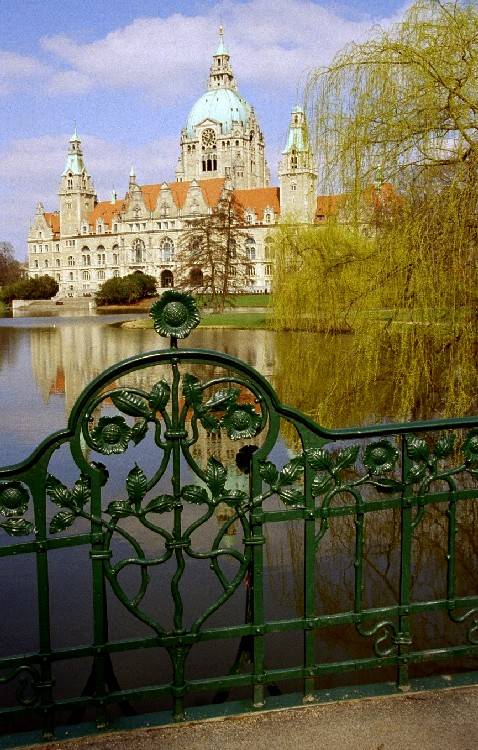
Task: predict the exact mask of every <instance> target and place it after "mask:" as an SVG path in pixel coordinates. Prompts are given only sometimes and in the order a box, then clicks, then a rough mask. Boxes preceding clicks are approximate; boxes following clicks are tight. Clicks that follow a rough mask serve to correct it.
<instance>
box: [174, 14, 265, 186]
mask: <svg viewBox="0 0 478 750" xmlns="http://www.w3.org/2000/svg"><path fill="white" fill-rule="evenodd" d="M268 175H269V173H268V168H267V163H266V160H265V152H264V136H263V134H262V132H261V129H260V127H259V123H258V121H257V118H256V116H255V113H254V109H253V108H252V107H251V106H250V104H248V102H246V100H245V99H243V98H242V96H240V94H239V92H238V89H237V83H236V80H235V78H234V74H233V72H232V67H231V60H230V55H229V52H228V50H227V48H226V46H225V43H224V31H223V28H222V26H221V28H220V29H219V46H218V48H217V51H216V53H215V54H214V55H213V60H212V65H211V68H210V72H209V81H208V85H207V91H206V93H205V94H203V95H202V96H201V97H200V98H199V99H198V100H197V102H196V103H195V104H194V106H193V107H192V109H191V111H190V112H189V115H188V119H187V122H186V127H185V128H183V130H182V131H181V140H180V155H179V159H178V166H177V169H176V179H177V181H178V182H182V181H184V180H204V179H211V178H214V177H222V178H224V177H225V178H228V179H230V180H231V183H232V185H233V186H234V187H236V188H256V187H266V186H267V185H268V182H269V176H268Z"/></svg>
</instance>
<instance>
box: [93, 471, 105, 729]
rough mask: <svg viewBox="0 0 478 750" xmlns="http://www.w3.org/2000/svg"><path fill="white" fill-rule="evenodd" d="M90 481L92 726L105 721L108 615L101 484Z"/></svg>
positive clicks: (103, 725) (96, 478) (103, 723)
mask: <svg viewBox="0 0 478 750" xmlns="http://www.w3.org/2000/svg"><path fill="white" fill-rule="evenodd" d="M90 483H91V485H90V486H91V516H92V521H91V539H92V542H91V550H90V557H91V566H92V577H93V643H94V646H95V657H94V662H93V669H94V675H95V696H94V697H95V707H96V726H97V728H98V729H103V728H104V727H105V726H106V725H107V718H106V710H105V701H104V697H105V693H106V653H105V649H104V647H105V645H106V643H107V641H108V618H107V611H106V587H105V578H104V569H103V567H104V557H105V554H106V551H105V549H104V545H105V539H104V534H103V531H102V527H101V484H100V481H99V477H97V476H93V477H91V478H90Z"/></svg>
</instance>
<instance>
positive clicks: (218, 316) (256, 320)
mask: <svg viewBox="0 0 478 750" xmlns="http://www.w3.org/2000/svg"><path fill="white" fill-rule="evenodd" d="M268 318H269V316H268V314H267V313H249V312H246V313H234V312H224V313H209V314H206V315H203V316H202V318H201V323H200V324H199V325H200V326H203V327H205V328H207V327H209V326H218V327H221V328H267V327H268V323H267V321H268Z"/></svg>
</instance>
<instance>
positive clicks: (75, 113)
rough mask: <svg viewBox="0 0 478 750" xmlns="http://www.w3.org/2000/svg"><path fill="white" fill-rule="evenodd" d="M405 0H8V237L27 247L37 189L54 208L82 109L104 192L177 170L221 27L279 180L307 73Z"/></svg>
mask: <svg viewBox="0 0 478 750" xmlns="http://www.w3.org/2000/svg"><path fill="white" fill-rule="evenodd" d="M407 5H408V3H407V2H404V0H342V1H336V2H327V1H326V0H189V1H188V2H186V1H184V0H183V1H178V2H170V1H169V0H162V2H160V3H151V2H140V1H139V0H128V1H126V0H102V2H99V0H83V1H82V2H81V3H78V1H77V0H63V1H60V0H43V2H38V1H37V0H20V2H19V0H2V1H1V5H0V9H1V22H0V115H1V127H0V174H1V175H2V179H1V180H0V206H1V211H0V240H9V241H11V242H13V244H14V246H15V250H16V254H17V256H18V257H19V258H24V257H25V255H26V235H27V232H28V226H29V222H30V218H31V216H32V215H33V213H34V211H35V205H36V203H37V201H38V200H42V201H43V202H44V205H45V208H46V209H47V210H55V209H56V208H57V196H56V192H57V190H58V185H59V178H60V174H61V172H62V171H63V168H64V162H65V155H66V151H67V145H68V139H69V137H70V135H71V132H72V130H73V125H74V122H75V121H76V123H77V127H78V132H79V134H80V137H81V139H82V141H83V148H84V153H85V161H86V165H87V168H88V170H89V172H90V173H91V175H92V177H93V180H94V183H95V186H96V189H97V192H98V197H99V199H100V200H101V199H107V198H108V197H109V193H110V191H111V189H112V186H113V185H114V186H115V188H116V190H117V191H118V192H119V193H120V194H124V192H125V190H126V187H127V181H128V173H129V169H130V166H131V163H134V164H135V167H136V173H137V176H138V180H139V182H141V183H149V182H162V181H163V180H173V179H174V169H175V166H176V160H177V156H178V143H179V132H180V129H181V127H183V125H184V123H185V120H186V117H187V114H188V111H189V109H190V108H191V106H192V105H193V104H194V102H195V100H196V99H197V98H198V97H199V96H200V95H201V93H202V92H203V91H204V89H205V84H206V80H207V75H208V70H209V65H210V60H211V55H212V54H213V52H214V51H215V48H216V46H217V39H218V36H217V33H218V32H217V29H218V26H219V24H220V23H223V24H224V27H225V33H226V43H227V45H228V47H229V50H230V53H231V60H232V65H233V69H234V72H235V75H236V79H237V81H238V84H239V90H240V93H241V94H242V95H243V96H244V97H245V98H246V99H247V100H248V101H249V102H250V103H251V104H252V105H253V106H254V107H255V110H256V114H257V115H258V118H259V122H260V123H261V127H262V130H263V131H264V135H265V139H266V150H267V158H268V161H269V166H270V168H271V172H272V178H273V182H275V180H276V170H277V161H278V158H279V154H280V150H281V148H282V146H283V141H284V137H285V133H286V129H287V123H288V119H289V112H290V109H291V108H292V107H293V106H294V104H295V103H296V102H297V101H300V99H301V92H302V88H303V85H304V83H305V81H306V78H307V74H308V72H309V71H310V70H311V69H312V68H314V67H315V66H318V65H326V64H327V63H329V62H330V61H331V59H332V57H333V55H334V54H335V53H336V52H337V51H338V50H339V49H340V48H341V47H342V46H343V45H344V44H346V43H347V42H350V41H352V40H357V41H359V40H361V39H364V38H366V36H367V35H368V34H369V33H370V28H371V27H372V26H373V25H374V24H377V23H379V24H381V25H388V24H390V23H391V22H393V21H395V20H398V19H399V18H400V17H401V15H402V13H403V10H404V8H405V7H406V6H407Z"/></svg>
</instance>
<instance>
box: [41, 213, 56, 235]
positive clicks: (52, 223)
mask: <svg viewBox="0 0 478 750" xmlns="http://www.w3.org/2000/svg"><path fill="white" fill-rule="evenodd" d="M43 216H44V217H45V221H46V223H47V224H48V226H49V227H50V228H51V231H52V232H53V234H59V233H60V214H59V213H57V212H55V213H47V212H45V213H44V214H43Z"/></svg>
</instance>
